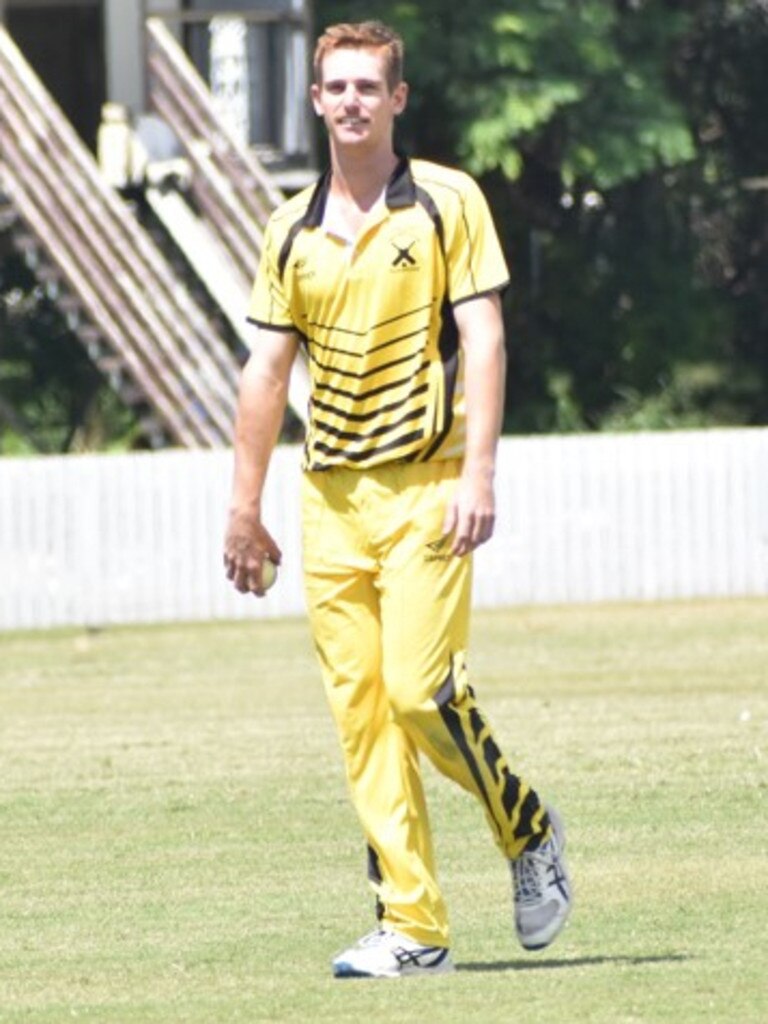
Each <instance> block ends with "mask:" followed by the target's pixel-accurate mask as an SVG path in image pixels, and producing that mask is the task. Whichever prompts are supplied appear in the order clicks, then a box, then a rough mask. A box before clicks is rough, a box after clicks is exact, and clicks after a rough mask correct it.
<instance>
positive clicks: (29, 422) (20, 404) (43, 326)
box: [0, 248, 134, 455]
mask: <svg viewBox="0 0 768 1024" xmlns="http://www.w3.org/2000/svg"><path fill="white" fill-rule="evenodd" d="M0 253H2V249H1V248H0ZM0 339H1V340H0V454H5V455H28V454H34V453H37V452H62V451H72V450H83V449H101V448H105V447H110V446H112V445H114V444H118V445H121V446H127V445H128V444H129V443H130V439H131V436H132V433H133V430H134V417H133V415H132V414H131V413H130V412H129V411H128V410H126V409H125V408H124V407H123V406H122V405H121V404H120V403H119V401H118V399H117V397H116V396H115V395H114V394H113V393H112V391H111V390H110V389H109V387H108V385H107V384H106V382H105V381H104V379H103V378H102V376H101V375H100V374H99V372H98V371H97V369H96V367H95V366H94V365H93V364H92V363H91V362H90V360H89V359H88V356H87V355H86V352H85V349H84V348H83V346H82V345H81V344H80V343H79V341H78V340H77V339H76V338H75V337H74V336H73V335H72V333H71V332H70V330H69V329H68V327H67V325H66V323H65V321H64V319H63V317H62V316H61V314H60V313H59V311H58V310H57V309H56V307H55V305H54V304H53V303H52V302H51V301H50V300H49V299H48V298H47V296H46V294H45V290H44V288H43V287H42V286H40V285H39V284H37V283H36V281H35V279H34V277H33V275H32V273H31V271H29V270H28V269H27V268H26V267H25V266H24V263H23V262H22V260H20V259H19V258H18V257H16V256H14V255H11V254H10V253H8V252H6V255H5V259H2V258H0Z"/></svg>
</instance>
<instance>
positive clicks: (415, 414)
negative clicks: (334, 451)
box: [313, 405, 427, 442]
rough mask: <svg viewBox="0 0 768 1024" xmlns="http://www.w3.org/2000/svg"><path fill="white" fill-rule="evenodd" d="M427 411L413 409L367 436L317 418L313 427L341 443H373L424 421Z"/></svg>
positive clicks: (423, 406) (424, 408)
mask: <svg viewBox="0 0 768 1024" xmlns="http://www.w3.org/2000/svg"><path fill="white" fill-rule="evenodd" d="M426 411H427V407H426V406H425V405H420V406H419V408H418V409H411V411H410V412H407V413H406V414H405V416H401V417H400V419H399V420H395V422H394V423H383V424H382V425H381V426H380V427H376V428H375V429H374V430H369V431H368V433H367V434H358V433H356V432H353V431H351V430H339V428H338V427H332V426H331V425H330V423H324V422H323V421H322V420H319V419H317V418H315V420H314V424H313V425H314V428H315V430H316V431H322V432H323V433H324V434H328V435H329V436H330V437H335V438H337V440H339V441H359V442H363V441H372V440H373V439H374V438H377V437H384V436H385V435H386V434H391V433H392V432H393V431H395V430H397V429H398V428H399V427H402V426H404V425H405V424H406V423H413V421H414V420H419V419H422V418H423V417H424V415H425V413H426Z"/></svg>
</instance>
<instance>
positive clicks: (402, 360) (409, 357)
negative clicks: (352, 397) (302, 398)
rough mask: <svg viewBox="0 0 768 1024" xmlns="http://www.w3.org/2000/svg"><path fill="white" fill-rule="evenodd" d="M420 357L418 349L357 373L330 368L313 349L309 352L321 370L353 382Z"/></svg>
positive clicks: (334, 367) (337, 367)
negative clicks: (347, 378)
mask: <svg viewBox="0 0 768 1024" xmlns="http://www.w3.org/2000/svg"><path fill="white" fill-rule="evenodd" d="M420 355H421V349H418V350H417V351H416V352H410V353H409V354H408V355H407V356H402V358H400V359H392V360H391V361H390V362H388V363H382V364H381V366H374V367H373V368H372V369H370V370H366V371H365V373H355V371H354V370H342V369H341V367H339V366H328V365H327V364H326V363H321V362H320V360H319V359H318V358H317V356H316V355H315V354H314V352H313V351H312V349H311V348H310V352H309V357H310V359H311V360H312V362H313V363H314V364H315V366H317V367H319V369H321V370H324V371H325V372H326V373H336V374H339V375H340V376H341V377H350V378H352V379H353V380H365V379H366V378H368V377H374V376H375V375H376V374H377V373H383V372H384V371H385V370H391V369H392V367H393V366H401V365H402V364H403V363H408V362H410V361H411V360H412V359H416V358H417V357H418V356H420Z"/></svg>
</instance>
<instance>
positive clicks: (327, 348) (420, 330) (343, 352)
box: [310, 324, 429, 359]
mask: <svg viewBox="0 0 768 1024" xmlns="http://www.w3.org/2000/svg"><path fill="white" fill-rule="evenodd" d="M428 330H429V324H424V326H423V327H417V328H416V330H415V331H409V332H408V334H398V336H397V337H396V338H390V339H389V341H383V342H382V343H381V344H380V345H374V346H373V347H372V348H369V349H367V350H366V351H365V352H350V351H349V349H345V348H337V347H336V346H335V345H326V344H324V343H323V342H321V341H318V340H317V338H314V337H312V338H310V342H311V343H312V344H313V345H317V347H318V348H319V349H321V350H322V351H323V352H324V353H325V352H327V353H329V354H330V355H334V356H350V357H353V358H355V359H363V358H364V357H365V356H371V355H373V354H374V352H381V351H382V349H385V348H389V347H390V345H397V343H398V342H400V341H407V340H408V339H409V338H415V337H417V336H418V335H420V334H424V335H426V334H427V331H428Z"/></svg>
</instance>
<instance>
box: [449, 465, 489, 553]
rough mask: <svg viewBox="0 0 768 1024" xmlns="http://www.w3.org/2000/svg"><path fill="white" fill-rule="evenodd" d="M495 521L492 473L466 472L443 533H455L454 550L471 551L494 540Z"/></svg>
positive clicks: (450, 506)
mask: <svg viewBox="0 0 768 1024" xmlns="http://www.w3.org/2000/svg"><path fill="white" fill-rule="evenodd" d="M495 523H496V500H495V497H494V492H493V479H492V477H490V476H488V475H486V474H482V473H478V474H470V473H466V472H465V473H463V474H462V476H461V478H460V479H459V483H458V485H457V487H456V491H455V493H454V495H453V498H452V499H451V502H450V504H449V505H448V508H447V509H446V512H445V520H444V521H443V534H444V535H448V534H453V544H452V545H451V554H453V555H467V554H469V552H470V551H474V550H475V548H477V547H479V546H480V545H481V544H484V543H485V542H486V541H487V540H490V538H491V536H492V535H493V528H494V525H495Z"/></svg>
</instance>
